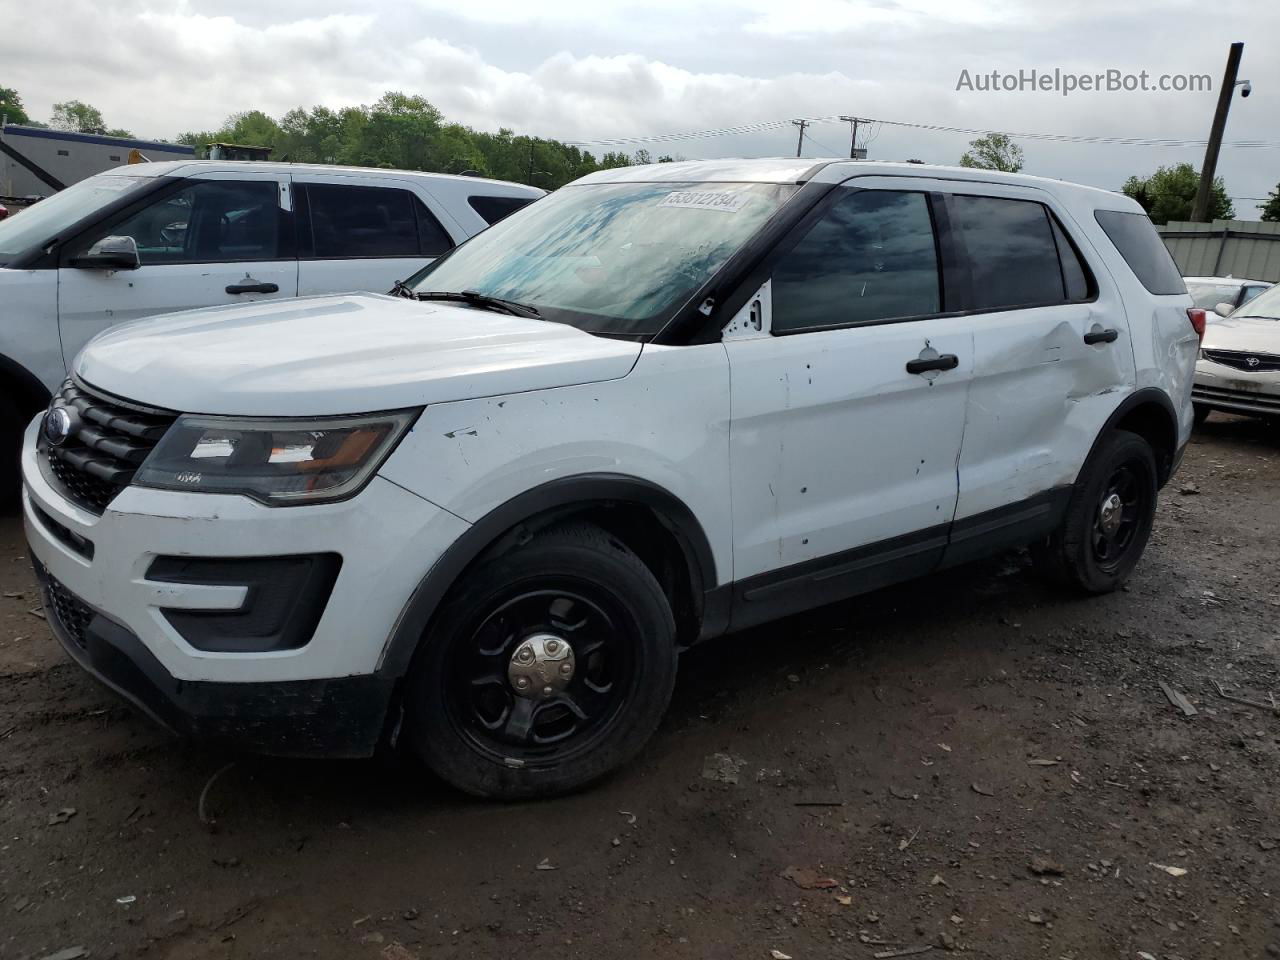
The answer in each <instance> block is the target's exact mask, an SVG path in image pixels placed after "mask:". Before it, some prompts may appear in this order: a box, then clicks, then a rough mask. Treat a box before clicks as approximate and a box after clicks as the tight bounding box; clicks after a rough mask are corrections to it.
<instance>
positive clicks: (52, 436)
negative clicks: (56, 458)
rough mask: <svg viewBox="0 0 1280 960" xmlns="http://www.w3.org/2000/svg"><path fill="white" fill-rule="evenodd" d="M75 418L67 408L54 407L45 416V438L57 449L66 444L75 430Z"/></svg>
mask: <svg viewBox="0 0 1280 960" xmlns="http://www.w3.org/2000/svg"><path fill="white" fill-rule="evenodd" d="M75 426H76V422H75V417H74V416H73V415H72V413H71V411H70V410H68V409H67V408H66V407H54V408H53V409H52V410H50V411H49V412H48V413H46V414H45V415H44V438H45V439H46V440H48V441H49V442H50V443H51V444H53V445H54V446H55V447H56V446H58V445H59V444H62V443H66V441H67V438H68V437H70V436H71V433H72V431H74V430H75Z"/></svg>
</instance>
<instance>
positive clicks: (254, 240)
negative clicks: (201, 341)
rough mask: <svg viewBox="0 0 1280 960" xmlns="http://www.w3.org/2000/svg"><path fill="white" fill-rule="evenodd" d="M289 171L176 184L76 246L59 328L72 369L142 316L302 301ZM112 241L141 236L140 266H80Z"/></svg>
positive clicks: (65, 261) (64, 258) (61, 291)
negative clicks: (98, 339) (98, 340)
mask: <svg viewBox="0 0 1280 960" xmlns="http://www.w3.org/2000/svg"><path fill="white" fill-rule="evenodd" d="M289 206H290V202H289V182H288V177H287V176H284V175H271V174H252V173H236V174H234V175H232V174H225V173H224V174H207V175H202V176H200V177H196V178H192V179H189V180H183V181H179V182H177V183H175V184H174V185H173V187H172V188H170V189H168V190H165V191H163V192H161V193H160V194H159V195H158V196H153V197H149V198H148V199H147V201H146V203H145V205H144V206H143V207H142V208H141V209H134V210H130V211H127V212H125V213H123V214H121V215H119V216H117V217H116V218H114V219H113V220H111V221H108V222H107V223H104V224H101V225H99V226H97V227H95V228H93V229H92V230H90V231H88V232H86V233H84V234H81V235H80V236H79V237H77V238H76V239H75V240H74V241H72V242H71V243H68V244H67V245H66V246H65V247H64V249H63V251H62V253H61V256H60V260H59V267H58V322H59V328H60V331H61V334H62V353H63V359H64V361H65V363H66V364H67V366H68V368H70V366H71V364H72V362H73V361H74V359H75V356H76V354H77V353H79V352H80V348H81V347H83V346H84V345H85V343H86V342H88V341H89V339H90V338H91V337H93V336H94V335H96V334H98V333H100V332H101V331H103V330H105V329H106V328H107V327H110V326H114V325H115V324H118V323H123V322H125V321H127V320H136V319H138V318H140V317H148V316H155V315H156V314H161V313H173V312H175V311H178V310H191V309H193V308H196V307H211V306H217V305H220V304H233V303H246V302H250V301H253V300H260V299H274V298H278V297H293V296H297V292H298V263H297V260H296V258H295V256H294V252H293V248H294V241H293V217H292V213H291V212H290V210H289ZM106 236H129V237H133V239H134V241H135V242H136V243H137V245H138V254H139V259H140V261H141V266H140V267H138V269H136V270H104V269H100V268H80V267H75V266H72V265H71V263H72V261H73V260H74V258H75V257H76V256H78V255H80V254H83V253H84V252H86V251H87V250H88V249H89V247H91V246H92V245H93V244H94V243H95V242H97V241H98V240H100V239H102V238H103V237H106Z"/></svg>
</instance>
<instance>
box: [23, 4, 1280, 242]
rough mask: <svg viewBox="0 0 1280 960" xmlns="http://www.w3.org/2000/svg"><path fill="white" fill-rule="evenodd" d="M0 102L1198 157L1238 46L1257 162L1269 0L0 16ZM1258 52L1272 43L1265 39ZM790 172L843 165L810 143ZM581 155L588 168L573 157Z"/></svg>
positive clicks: (736, 148)
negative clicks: (378, 115)
mask: <svg viewBox="0 0 1280 960" xmlns="http://www.w3.org/2000/svg"><path fill="white" fill-rule="evenodd" d="M0 12H2V13H3V14H4V15H3V17H0V22H3V23H6V24H9V25H10V26H11V27H12V26H13V25H15V24H20V25H21V28H20V29H7V30H4V31H3V32H0V85H3V86H10V87H15V88H17V89H18V91H19V93H20V94H21V95H22V96H23V98H24V100H25V102H26V104H27V108H28V112H30V113H31V114H32V115H33V116H35V117H37V118H42V117H47V115H48V112H49V110H50V108H51V107H52V104H53V103H54V102H56V101H59V100H66V99H82V100H85V101H87V102H89V103H92V104H94V105H95V106H97V107H98V108H99V109H101V110H102V111H103V113H104V115H105V117H106V120H107V122H108V124H109V125H112V126H122V127H127V128H130V129H132V130H134V131H135V132H136V133H138V134H139V135H142V136H148V137H161V138H162V137H166V136H172V135H174V134H176V133H178V132H180V131H182V130H190V129H209V128H213V127H216V126H217V125H218V124H220V122H221V121H222V120H223V118H224V117H226V116H227V115H228V114H230V113H232V112H234V111H238V110H245V109H253V108H257V109H262V110H265V111H266V112H268V113H270V114H272V115H276V116H278V115H279V114H281V113H283V112H284V111H285V110H287V109H289V108H291V107H294V106H311V105H315V104H319V103H322V104H326V105H328V106H333V107H338V106H345V105H350V104H359V103H370V102H372V101H374V100H376V99H377V98H378V97H379V96H380V95H381V94H382V93H383V92H384V91H386V90H388V89H398V90H403V91H406V92H410V93H418V94H422V95H423V96H426V97H427V98H428V99H429V100H431V101H432V102H433V103H435V104H436V105H437V106H438V107H439V108H440V109H441V110H443V111H444V113H445V115H446V116H447V117H449V118H450V119H456V120H460V121H462V122H465V123H468V124H471V125H472V126H476V127H480V128H487V129H493V128H496V127H498V126H507V127H511V128H514V129H515V130H516V131H518V132H521V133H526V132H528V133H533V134H535V135H539V136H547V137H557V138H561V139H568V140H581V141H598V140H601V139H604V138H611V137H635V136H652V135H658V134H670V133H683V132H689V131H698V130H708V129H719V128H724V127H736V126H741V125H751V124H760V123H766V122H769V121H780V120H787V119H789V118H795V117H832V116H838V115H841V114H845V115H848V114H856V115H858V116H862V117H871V118H878V119H882V120H890V121H902V122H906V123H918V124H932V125H944V126H951V127H962V128H977V129H983V130H1006V131H1013V132H1027V133H1048V134H1070V135H1079V136H1087V137H1150V138H1180V139H1202V138H1204V137H1205V136H1206V135H1207V130H1208V127H1209V122H1210V119H1211V117H1212V113H1213V107H1214V102H1215V99H1216V97H1217V89H1218V86H1219V84H1220V82H1221V77H1222V69H1223V64H1224V61H1225V58H1226V52H1227V47H1228V45H1229V44H1230V43H1231V42H1232V41H1234V40H1244V41H1245V42H1246V45H1245V53H1244V61H1243V66H1242V69H1241V77H1242V78H1248V79H1250V80H1251V81H1252V82H1253V86H1254V93H1253V96H1251V97H1250V98H1249V99H1247V100H1246V99H1241V98H1239V97H1237V98H1236V99H1235V101H1234V102H1233V105H1232V113H1231V120H1230V123H1229V125H1228V128H1227V137H1226V139H1227V140H1228V141H1232V140H1262V141H1268V142H1271V143H1280V123H1277V121H1278V120H1280V58H1277V57H1275V56H1274V50H1272V49H1269V48H1268V46H1267V44H1268V41H1267V40H1266V39H1265V38H1266V37H1272V38H1274V37H1277V36H1280V4H1277V3H1274V2H1271V0H1217V2H1215V3H1213V4H1205V3H1204V2H1203V0H1196V2H1192V0H1128V2H1119V3H1118V2H1115V0H1068V2H1064V0H707V2H702V3H690V2H688V0H679V2H675V0H646V2H643V3H634V4H632V3H617V2H611V0H596V2H593V3H579V2H575V0H540V2H539V0H533V2H530V0H479V2H473V3H471V4H459V3H457V2H456V0H366V3H365V4H364V5H363V6H357V5H354V4H343V3H339V2H336V0H265V2H263V0H111V2H107V3H103V2H101V0H52V2H50V3H48V4H46V5H44V6H32V5H31V4H30V3H23V2H20V0H0ZM1271 42H1274V41H1271ZM1033 68H1034V69H1038V70H1040V71H1049V72H1052V71H1053V70H1054V68H1060V69H1061V70H1063V71H1069V72H1074V73H1080V74H1093V73H1097V72H1103V71H1106V70H1108V69H1115V70H1119V71H1123V72H1125V73H1137V72H1139V71H1142V70H1146V71H1148V72H1149V73H1150V74H1151V76H1152V77H1153V78H1156V77H1159V76H1160V75H1162V74H1187V73H1195V74H1208V75H1209V76H1210V77H1211V78H1212V87H1213V89H1212V91H1211V92H1199V93H1172V92H1170V93H1157V92H1145V93H1143V92H1131V93H1126V92H1096V93H1082V92H1077V93H1074V94H1073V95H1071V96H1068V97H1063V96H1062V95H1061V94H1058V93H1053V92H1030V91H1026V92H1011V93H1009V92H997V93H991V92H985V93H984V92H979V91H969V90H957V89H956V87H957V82H958V79H959V77H960V75H961V71H962V70H968V71H969V72H970V74H971V75H976V74H978V73H983V72H985V73H989V72H990V71H992V70H999V71H1002V72H1017V71H1018V70H1031V69H1033ZM810 133H811V137H812V138H811V139H808V140H806V142H805V145H804V151H805V154H806V155H812V156H829V155H833V154H834V155H839V154H842V153H847V151H848V146H849V140H848V138H849V131H848V127H847V126H846V125H843V124H839V123H819V124H815V125H814V126H813V127H811V128H810ZM864 133H865V137H860V141H861V142H862V143H864V144H865V145H866V146H867V147H868V149H869V153H870V156H871V157H872V158H873V159H893V160H900V159H906V158H908V157H917V158H920V159H922V160H925V161H927V162H937V163H954V162H955V161H956V160H957V159H958V157H959V155H960V153H961V152H962V151H963V150H964V147H965V145H966V143H967V141H968V140H969V139H970V138H971V135H962V134H956V133H945V132H935V131H927V130H922V129H918V128H913V127H902V126H892V125H889V124H876V125H871V126H869V127H864ZM638 146H649V147H650V148H651V149H653V150H654V152H655V154H656V153H659V152H671V153H677V154H681V155H683V156H686V157H711V156H763V155H778V154H794V152H795V148H796V136H795V130H794V128H792V127H791V126H790V125H789V124H788V125H785V127H783V126H780V127H778V128H776V129H768V130H764V131H758V132H755V133H751V134H745V135H737V136H721V137H712V138H699V139H686V140H680V141H678V142H672V143H662V144H635V145H633V146H632V147H630V148H629V149H634V148H635V147H638ZM1022 146H1023V148H1024V150H1025V151H1026V171H1027V172H1029V173H1036V174H1041V175H1045V176H1051V177H1062V178H1069V179H1075V180H1080V181H1082V182H1086V183H1091V184H1095V185H1097V186H1101V187H1106V188H1110V189H1115V188H1118V187H1119V186H1120V184H1121V183H1122V182H1123V181H1124V179H1125V178H1126V177H1127V176H1129V175H1130V174H1133V173H1139V174H1141V173H1148V172H1150V171H1152V170H1154V169H1155V168H1156V166H1158V165H1159V164H1162V163H1163V164H1168V163H1176V162H1179V161H1182V160H1188V161H1191V162H1192V163H1194V164H1196V166H1199V164H1200V161H1201V159H1202V157H1203V147H1151V146H1118V145H1107V144H1086V143H1061V142H1048V141H1043V140H1026V141H1023V142H1022ZM588 148H589V149H593V150H596V151H597V152H599V151H600V150H601V149H608V148H601V147H595V146H588ZM1218 170H1219V172H1220V173H1221V174H1223V175H1224V176H1225V178H1226V181H1227V188H1228V192H1229V193H1231V194H1232V195H1233V196H1234V197H1237V198H1240V199H1237V200H1236V201H1235V204H1236V211H1237V215H1238V216H1245V217H1250V218H1252V217H1254V216H1256V210H1255V204H1254V202H1253V200H1251V199H1247V198H1254V197H1265V196H1266V194H1267V193H1268V192H1270V191H1271V190H1272V189H1273V188H1274V187H1275V186H1276V184H1277V181H1280V149H1278V148H1276V147H1263V148H1245V147H1235V148H1225V149H1224V150H1223V155H1222V159H1221V160H1220V162H1219V166H1218Z"/></svg>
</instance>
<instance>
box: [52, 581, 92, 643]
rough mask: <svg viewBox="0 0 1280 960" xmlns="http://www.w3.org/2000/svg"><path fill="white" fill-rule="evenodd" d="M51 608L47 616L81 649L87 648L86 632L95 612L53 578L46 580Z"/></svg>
mask: <svg viewBox="0 0 1280 960" xmlns="http://www.w3.org/2000/svg"><path fill="white" fill-rule="evenodd" d="M45 587H46V589H47V590H48V597H49V604H50V607H46V608H45V616H51V617H53V618H54V619H55V620H56V621H57V625H58V626H59V627H61V628H62V629H63V631H65V632H66V634H67V636H69V637H70V638H71V639H72V641H74V643H75V645H76V646H77V647H79V648H80V649H82V650H83V649H84V646H85V631H87V630H88V629H89V621H90V620H92V619H93V611H92V610H90V609H89V608H88V607H86V606H85V605H84V604H83V603H81V602H80V598H79V597H77V596H76V595H75V594H74V593H72V592H71V591H70V590H68V589H67V588H66V587H64V586H63V585H62V584H60V583H59V582H58V581H57V580H55V579H54V578H53V577H52V576H49V577H47V578H46V580H45Z"/></svg>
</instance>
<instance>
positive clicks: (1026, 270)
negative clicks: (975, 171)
mask: <svg viewBox="0 0 1280 960" xmlns="http://www.w3.org/2000/svg"><path fill="white" fill-rule="evenodd" d="M951 209H952V211H953V212H954V217H953V219H954V220H955V224H954V226H955V228H956V230H957V232H958V233H959V235H960V236H961V238H962V239H963V243H964V249H965V250H966V251H967V253H968V257H969V266H970V269H971V271H972V274H973V307H974V309H977V310H1007V309H1010V308H1012V307H1023V306H1032V305H1037V306H1039V305H1044V304H1053V303H1064V302H1066V301H1067V300H1068V299H1077V298H1075V297H1068V295H1067V286H1066V282H1065V281H1064V279H1063V269H1062V263H1061V261H1059V259H1058V245H1057V243H1056V242H1055V238H1054V226H1053V223H1052V221H1051V220H1050V219H1049V211H1048V210H1047V209H1045V206H1044V204H1042V203H1036V202H1035V201H1032V200H1010V199H1007V198H1004V197H979V196H955V197H952V198H951ZM1069 247H1070V245H1069V244H1068V248H1069ZM1075 267H1076V272H1077V273H1078V272H1079V269H1080V265H1079V262H1078V261H1077V262H1076V263H1075ZM1073 286H1074V288H1075V290H1074V291H1073V292H1077V293H1078V292H1079V277H1075V278H1073Z"/></svg>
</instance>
